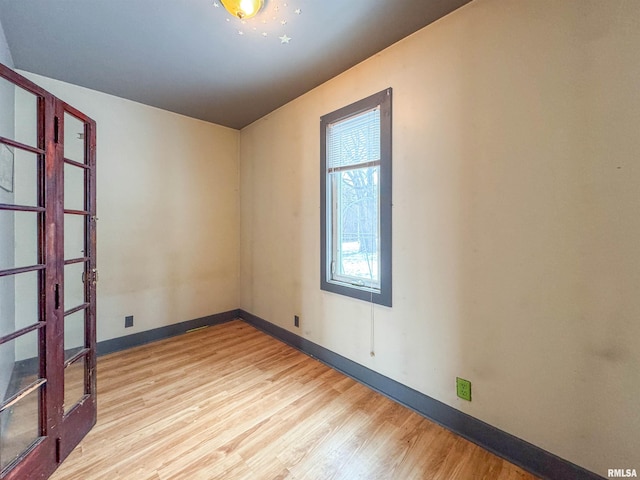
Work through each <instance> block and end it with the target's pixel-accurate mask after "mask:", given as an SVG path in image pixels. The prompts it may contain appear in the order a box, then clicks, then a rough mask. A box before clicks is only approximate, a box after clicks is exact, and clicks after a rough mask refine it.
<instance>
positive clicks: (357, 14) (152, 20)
mask: <svg viewBox="0 0 640 480" xmlns="http://www.w3.org/2000/svg"><path fill="white" fill-rule="evenodd" d="M468 2H469V0H350V1H348V0H265V8H264V10H263V11H262V12H261V13H260V14H259V15H258V16H256V17H255V18H253V19H251V20H250V21H248V22H247V23H246V24H242V23H240V21H239V20H237V19H235V18H234V17H231V16H230V15H229V14H228V13H227V12H226V10H224V8H222V7H216V6H215V5H216V4H219V0H0V22H2V25H3V27H4V31H5V35H6V37H7V42H8V43H9V48H10V50H11V54H12V57H13V60H14V63H15V67H16V68H19V69H22V70H26V71H29V72H33V73H38V74H41V75H45V76H47V77H51V78H55V79H58V80H63V81H65V82H69V83H73V84H76V85H81V86H84V87H88V88H91V89H94V90H98V91H101V92H106V93H110V94H113V95H117V96H120V97H124V98H128V99H131V100H135V101H138V102H141V103H145V104H148V105H154V106H157V107H160V108H164V109H166V110H170V111H173V112H178V113H182V114H184V115H188V116H191V117H195V118H200V119H203V120H207V121H210V122H214V123H218V124H220V125H226V126H229V127H232V128H242V127H244V126H246V125H248V124H249V123H251V122H253V121H255V120H257V119H258V118H260V117H262V116H263V115H265V114H267V113H269V112H271V111H273V110H274V109H276V108H278V107H280V106H281V105H284V104H285V103H287V102H288V101H290V100H292V99H294V98H296V97H297V96H299V95H301V94H303V93H305V92H307V91H309V90H311V89H312V88H314V87H315V86H317V85H319V84H321V83H323V82H325V81H326V80H328V79H330V78H332V77H334V76H336V75H337V74H339V73H342V72H343V71H345V70H347V69H348V68H350V67H352V66H353V65H355V64H357V63H359V62H361V61H362V60H364V59H366V58H368V57H370V56H371V55H373V54H375V53H377V52H379V51H381V50H383V49H384V48H386V47H388V46H389V45H391V44H393V43H395V42H397V41H398V40H400V39H401V38H403V37H405V36H407V35H409V34H411V33H413V32H415V31H417V30H419V29H420V28H422V27H424V26H426V25H428V24H430V23H431V22H433V21H435V20H437V19H439V18H441V17H442V16H444V15H446V14H448V13H450V12H451V11H453V10H455V9H456V8H458V7H460V6H462V5H464V4H465V3H468ZM297 10H298V12H296V11H297ZM283 23H284V24H283ZM240 31H241V32H242V33H243V34H240V33H239V32H240ZM285 36H286V37H288V38H290V40H289V41H288V43H283V40H286V38H285ZM416 61H420V59H416Z"/></svg>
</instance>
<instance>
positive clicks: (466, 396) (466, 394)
mask: <svg viewBox="0 0 640 480" xmlns="http://www.w3.org/2000/svg"><path fill="white" fill-rule="evenodd" d="M456 393H457V394H458V397H460V398H461V399H463V400H468V401H469V402H470V401H471V382H470V381H469V380H465V379H464V378H460V377H456Z"/></svg>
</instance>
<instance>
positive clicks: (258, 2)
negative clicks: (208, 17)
mask: <svg viewBox="0 0 640 480" xmlns="http://www.w3.org/2000/svg"><path fill="white" fill-rule="evenodd" d="M220 1H221V2H222V5H224V8H226V9H227V10H228V11H229V13H230V14H231V15H233V16H234V17H238V18H240V19H245V18H251V17H253V16H255V14H256V13H258V12H259V11H260V9H261V8H262V6H263V5H264V0H220Z"/></svg>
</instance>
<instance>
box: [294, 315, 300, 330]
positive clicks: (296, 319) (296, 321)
mask: <svg viewBox="0 0 640 480" xmlns="http://www.w3.org/2000/svg"><path fill="white" fill-rule="evenodd" d="M293 326H294V327H298V328H300V317H299V316H298V315H294V316H293Z"/></svg>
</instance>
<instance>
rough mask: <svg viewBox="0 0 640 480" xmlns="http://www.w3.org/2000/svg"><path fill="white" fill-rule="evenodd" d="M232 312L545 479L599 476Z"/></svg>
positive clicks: (578, 479)
mask: <svg viewBox="0 0 640 480" xmlns="http://www.w3.org/2000/svg"><path fill="white" fill-rule="evenodd" d="M237 315H238V316H239V317H240V318H242V319H243V320H244V321H245V322H247V323H249V324H250V325H253V326H254V327H256V328H257V329H259V330H262V331H263V332H265V333H268V334H269V335H271V336H273V337H275V338H277V339H279V340H281V341H283V342H284V343H286V344H288V345H290V346H292V347H294V348H296V349H298V350H300V351H302V352H303V353H306V354H307V355H309V356H311V357H313V358H316V359H317V360H320V361H321V362H323V363H324V364H326V365H328V366H329V367H331V368H334V369H336V370H338V371H340V372H342V373H344V374H345V375H348V376H349V377H351V378H353V379H354V380H357V381H358V382H360V383H363V384H364V385H367V386H368V387H370V388H372V389H373V390H375V391H377V392H379V393H381V394H383V395H385V396H387V397H389V398H390V399H392V400H394V401H396V402H398V403H400V404H402V405H404V406H406V407H408V408H410V409H412V410H414V411H416V412H418V413H419V414H421V415H423V416H425V417H427V418H428V419H430V420H432V421H434V422H436V423H438V424H439V425H442V426H443V427H445V428H447V429H448V430H451V431H452V432H454V433H456V434H458V435H460V436H461V437H464V438H466V439H467V440H469V441H471V442H473V443H475V444H477V445H479V446H481V447H482V448H484V449H486V450H489V451H490V452H492V453H495V454H496V455H498V456H499V457H502V458H504V459H505V460H508V461H509V462H511V463H513V464H515V465H518V466H519V467H522V468H523V469H525V470H527V471H528V472H531V473H532V474H534V475H537V476H538V477H541V478H543V479H546V480H603V477H601V476H599V475H597V474H595V473H593V472H590V471H588V470H585V469H584V468H582V467H580V466H578V465H575V464H573V463H571V462H569V461H567V460H563V459H562V458H560V457H557V456H556V455H554V454H552V453H549V452H547V451H546V450H543V449H541V448H539V447H536V446H535V445H533V444H531V443H528V442H526V441H524V440H522V439H520V438H518V437H515V436H513V435H511V434H509V433H507V432H504V431H502V430H500V429H498V428H496V427H493V426H492V425H489V424H488V423H485V422H483V421H481V420H478V419H477V418H474V417H472V416H470V415H467V414H466V413H463V412H461V411H459V410H456V409H455V408H453V407H450V406H449V405H446V404H444V403H442V402H440V401H438V400H436V399H434V398H431V397H429V396H427V395H425V394H423V393H420V392H418V391H417V390H413V389H412V388H409V387H407V386H406V385H403V384H402V383H399V382H397V381H395V380H392V379H390V378H388V377H385V376H384V375H381V374H379V373H377V372H375V371H373V370H371V369H369V368H367V367H364V366H362V365H360V364H359V363H356V362H354V361H352V360H349V359H348V358H346V357H343V356H341V355H338V354H337V353H334V352H332V351H331V350H328V349H326V348H324V347H322V346H320V345H318V344H316V343H313V342H311V341H309V340H307V339H305V338H302V337H300V336H299V335H296V334H294V333H292V332H290V331H288V330H286V329H284V328H282V327H279V326H277V325H274V324H273V323H270V322H268V321H266V320H264V319H262V318H260V317H257V316H255V315H253V314H251V313H249V312H246V311H244V310H239V311H238V312H237Z"/></svg>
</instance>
